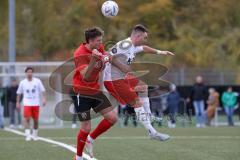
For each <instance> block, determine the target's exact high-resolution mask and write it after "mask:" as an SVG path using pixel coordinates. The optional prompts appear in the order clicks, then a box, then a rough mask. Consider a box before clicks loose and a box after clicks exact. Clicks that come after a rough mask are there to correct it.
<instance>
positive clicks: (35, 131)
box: [32, 129, 38, 137]
mask: <svg viewBox="0 0 240 160" xmlns="http://www.w3.org/2000/svg"><path fill="white" fill-rule="evenodd" d="M32 135H33V137H37V136H38V129H33V133H32Z"/></svg>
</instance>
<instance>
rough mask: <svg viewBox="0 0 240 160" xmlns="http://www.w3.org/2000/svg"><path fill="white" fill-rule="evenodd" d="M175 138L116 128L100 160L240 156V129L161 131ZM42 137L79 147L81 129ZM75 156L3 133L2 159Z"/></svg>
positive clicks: (104, 139) (100, 145) (102, 141)
mask: <svg viewBox="0 0 240 160" xmlns="http://www.w3.org/2000/svg"><path fill="white" fill-rule="evenodd" d="M159 131H161V132H164V133H168V134H170V135H171V136H172V137H173V138H172V139H171V140H169V141H167V142H158V141H154V140H149V139H148V137H146V134H145V131H144V129H142V128H118V127H114V128H112V129H111V130H110V132H108V133H106V134H104V135H103V136H101V138H99V139H98V140H97V141H96V142H95V144H94V145H95V148H94V152H95V156H96V158H98V159H99V160H147V159H151V160H236V159H238V158H239V157H240V127H219V128H203V129H197V128H176V129H167V128H160V129H159ZM39 134H40V136H42V137H47V138H51V139H53V140H57V141H60V142H63V143H66V144H70V145H75V143H76V142H75V139H76V138H75V137H76V135H77V130H73V129H41V130H40V132H39ZM73 155H74V154H73V153H72V152H70V151H68V150H65V149H63V148H61V147H59V146H56V145H52V144H48V143H45V142H41V141H37V142H34V141H31V142H28V143H27V142H25V140H24V137H22V136H18V135H15V134H12V133H9V132H6V131H2V130H0V160H32V159H34V160H45V159H49V160H72V159H73Z"/></svg>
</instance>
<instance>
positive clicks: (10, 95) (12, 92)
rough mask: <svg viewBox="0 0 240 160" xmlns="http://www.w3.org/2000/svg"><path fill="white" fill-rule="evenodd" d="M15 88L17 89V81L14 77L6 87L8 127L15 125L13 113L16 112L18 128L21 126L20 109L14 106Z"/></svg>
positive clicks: (15, 98)
mask: <svg viewBox="0 0 240 160" xmlns="http://www.w3.org/2000/svg"><path fill="white" fill-rule="evenodd" d="M17 89H18V82H17V80H16V79H15V78H14V79H12V81H11V85H10V86H9V87H8V88H7V96H8V110H9V117H10V126H9V127H10V128H13V127H14V126H15V123H16V122H15V113H17V120H18V128H22V121H21V110H20V109H19V108H16V100H17Z"/></svg>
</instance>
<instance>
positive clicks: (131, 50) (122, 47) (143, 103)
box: [86, 25, 174, 155]
mask: <svg viewBox="0 0 240 160" xmlns="http://www.w3.org/2000/svg"><path fill="white" fill-rule="evenodd" d="M147 38H148V31H147V29H146V28H145V27H144V26H143V25H136V26H135V27H134V28H133V30H132V33H131V36H130V37H129V38H127V39H125V40H122V41H120V42H118V43H117V44H116V45H114V46H113V47H112V48H111V50H110V55H112V58H111V59H112V62H111V63H108V64H107V65H106V68H105V73H104V85H105V88H106V89H107V90H108V92H109V93H110V94H111V95H112V96H113V97H115V98H116V99H117V100H118V102H120V103H121V104H129V105H130V106H132V107H134V110H135V112H136V115H137V119H138V121H139V122H140V123H142V124H143V126H144V127H145V129H146V130H147V131H148V135H149V137H150V138H151V139H155V140H160V141H165V140H168V139H169V138H170V136H169V135H167V134H162V133H159V132H157V131H156V130H155V129H154V128H153V127H152V125H151V116H150V115H151V110H150V105H149V98H148V86H147V85H146V84H145V83H144V82H142V81H140V80H138V79H137V78H135V77H133V76H131V75H130V76H129V74H128V73H129V72H131V67H130V64H131V63H132V61H133V60H134V58H135V56H136V54H138V53H140V52H146V53H153V54H159V55H174V54H173V53H172V52H169V51H160V50H157V49H154V48H151V47H148V46H146V45H144V44H145V43H146V42H147ZM136 92H138V94H137V93H136ZM87 142H88V143H87V145H86V146H87V150H88V151H89V154H90V155H91V154H93V153H92V144H93V139H92V138H91V137H90V136H88V141H87Z"/></svg>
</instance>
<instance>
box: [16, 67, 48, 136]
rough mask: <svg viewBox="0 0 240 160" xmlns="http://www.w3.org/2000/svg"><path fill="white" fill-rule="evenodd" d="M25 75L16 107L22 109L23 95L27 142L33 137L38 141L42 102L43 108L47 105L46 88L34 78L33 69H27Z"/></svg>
mask: <svg viewBox="0 0 240 160" xmlns="http://www.w3.org/2000/svg"><path fill="white" fill-rule="evenodd" d="M25 73H26V78H25V79H24V80H22V81H21V82H20V84H19V87H18V90H17V103H16V107H17V109H20V97H21V95H23V106H24V108H23V111H24V119H25V134H26V141H30V140H31V137H32V138H33V140H38V138H37V136H38V118H39V107H40V104H41V102H42V104H43V106H45V105H46V97H45V88H44V86H43V84H42V82H41V80H40V79H38V78H35V77H33V75H32V74H33V68H32V67H27V68H26V69H25ZM41 99H42V100H41ZM31 118H32V119H33V124H34V126H33V131H32V136H31V130H30V120H31Z"/></svg>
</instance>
